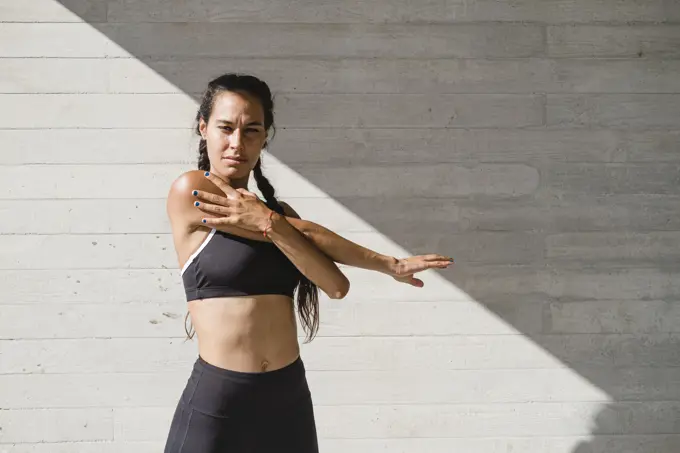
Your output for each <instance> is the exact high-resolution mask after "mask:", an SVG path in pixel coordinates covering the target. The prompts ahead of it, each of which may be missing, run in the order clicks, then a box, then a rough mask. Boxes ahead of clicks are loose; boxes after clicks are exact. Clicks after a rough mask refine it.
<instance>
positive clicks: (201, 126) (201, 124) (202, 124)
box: [198, 117, 208, 140]
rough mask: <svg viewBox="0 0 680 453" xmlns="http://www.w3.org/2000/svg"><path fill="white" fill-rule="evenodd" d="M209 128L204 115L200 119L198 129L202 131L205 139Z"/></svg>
mask: <svg viewBox="0 0 680 453" xmlns="http://www.w3.org/2000/svg"><path fill="white" fill-rule="evenodd" d="M207 130H208V125H207V124H206V122H205V120H203V117H201V119H199V120H198V131H199V132H200V133H201V137H203V140H205V139H206V138H205V136H206V133H207Z"/></svg>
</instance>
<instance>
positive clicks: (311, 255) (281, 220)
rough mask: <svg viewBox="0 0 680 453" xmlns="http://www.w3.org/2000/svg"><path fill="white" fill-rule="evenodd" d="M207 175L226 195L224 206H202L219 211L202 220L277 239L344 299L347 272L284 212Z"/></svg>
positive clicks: (312, 277) (318, 280)
mask: <svg viewBox="0 0 680 453" xmlns="http://www.w3.org/2000/svg"><path fill="white" fill-rule="evenodd" d="M206 177H207V178H208V179H210V180H211V181H212V182H213V183H214V184H215V185H216V186H217V187H218V188H219V189H220V190H221V191H222V192H223V193H224V194H225V195H226V198H222V199H221V201H222V206H219V207H218V206H207V205H205V204H201V206H199V208H200V209H202V210H207V211H209V212H210V211H212V212H215V213H216V214H218V217H212V218H210V217H209V218H204V220H203V222H204V223H205V224H206V225H207V226H211V227H214V228H218V229H219V228H220V226H221V225H227V226H234V227H239V228H243V229H246V230H249V231H251V232H255V233H258V234H261V235H262V238H263V239H268V240H269V241H271V242H272V243H274V245H276V246H277V247H278V248H279V249H280V250H281V251H282V252H283V254H284V255H286V256H287V257H288V259H289V260H290V261H291V262H292V263H293V264H294V265H295V267H297V268H298V270H299V271H300V272H301V273H302V274H303V275H304V276H305V277H307V278H308V279H309V280H310V281H312V282H313V283H314V284H316V285H317V286H318V287H319V288H321V290H322V291H323V292H324V293H326V294H327V295H328V297H330V298H331V299H342V298H343V297H345V296H346V295H347V293H348V292H349V280H348V279H347V277H346V276H345V274H343V273H342V271H341V270H340V269H339V268H338V266H337V265H336V264H335V263H334V262H333V260H331V259H330V258H329V257H328V256H327V255H325V254H324V253H323V252H321V251H320V250H319V249H318V248H317V247H315V246H314V245H313V244H312V243H311V242H309V241H308V240H307V238H306V237H305V236H304V235H303V234H302V233H301V232H300V231H298V230H297V229H296V228H295V227H294V226H292V225H291V224H290V223H288V221H287V220H286V217H285V216H283V215H280V214H278V213H277V212H274V211H272V210H271V209H269V208H268V207H267V206H266V205H265V204H264V203H263V202H262V201H261V200H260V199H259V198H257V196H256V195H255V194H253V193H251V192H248V191H247V190H244V189H234V188H233V187H231V186H230V185H229V184H227V183H226V182H225V181H223V180H221V179H220V178H218V177H217V176H215V175H213V174H211V173H209V172H206ZM196 192H198V191H196ZM263 233H264V234H263ZM251 234H252V233H251Z"/></svg>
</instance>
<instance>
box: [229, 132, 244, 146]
mask: <svg viewBox="0 0 680 453" xmlns="http://www.w3.org/2000/svg"><path fill="white" fill-rule="evenodd" d="M242 146H243V140H242V139H241V131H240V130H239V129H235V130H234V132H232V133H231V135H229V147H230V148H233V149H241V148H242Z"/></svg>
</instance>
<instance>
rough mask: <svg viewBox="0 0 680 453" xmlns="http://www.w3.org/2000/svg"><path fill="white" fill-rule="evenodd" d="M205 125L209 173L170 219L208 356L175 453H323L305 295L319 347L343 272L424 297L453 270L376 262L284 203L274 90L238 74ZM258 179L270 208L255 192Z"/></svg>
mask: <svg viewBox="0 0 680 453" xmlns="http://www.w3.org/2000/svg"><path fill="white" fill-rule="evenodd" d="M196 120H197V125H196V132H197V134H198V135H200V137H201V138H200V144H199V161H198V168H199V170H198V171H196V170H195V171H189V172H187V173H185V174H183V175H181V176H180V177H179V178H178V179H177V180H175V181H174V182H173V184H172V186H171V188H170V192H169V194H168V202H167V211H168V217H169V219H170V223H171V227H172V232H173V240H174V245H175V249H176V252H177V256H178V260H179V266H180V268H181V269H182V271H181V274H182V280H183V283H184V288H185V292H186V296H187V302H188V309H189V311H188V313H189V314H190V315H191V320H192V325H193V327H194V328H195V332H196V334H197V337H198V351H199V353H198V358H197V360H196V362H195V363H194V367H193V371H192V373H191V376H190V378H189V380H188V382H187V385H186V387H185V389H184V391H183V393H182V395H181V397H180V399H179V402H178V405H177V408H176V410H175V413H174V417H173V419H172V423H171V426H170V432H169V434H168V438H167V442H166V447H165V453H211V452H274V451H276V452H296V453H310V452H317V451H318V445H317V435H316V427H315V421H314V412H313V407H312V399H311V395H310V391H309V387H308V385H307V380H306V377H305V368H304V364H303V362H302V359H301V357H300V349H299V345H298V340H297V326H296V319H295V313H294V309H293V307H294V302H293V295H294V292H297V307H298V314H299V316H300V320H301V323H302V325H303V327H304V329H305V331H306V332H307V341H310V340H311V339H312V338H313V337H314V335H315V334H316V331H317V329H318V326H319V311H318V310H319V309H318V288H320V289H321V290H322V291H323V292H324V293H325V294H326V295H328V297H330V298H332V299H341V298H343V297H345V295H346V294H347V292H348V291H349V281H348V280H347V278H346V277H345V275H344V274H343V273H342V272H341V271H340V270H339V269H338V267H337V265H336V262H337V263H342V264H346V265H349V266H356V267H361V268H364V269H371V270H376V271H380V272H383V273H386V274H389V275H391V276H393V277H394V278H395V279H397V280H399V281H402V282H405V283H409V284H412V285H415V286H422V281H421V280H418V279H416V278H414V277H413V274H414V273H416V272H420V271H422V270H425V269H430V268H445V267H447V266H448V265H450V264H451V260H450V259H449V258H445V257H443V256H440V255H425V256H416V257H411V258H407V259H401V260H399V259H396V258H392V257H388V256H384V255H380V254H377V253H375V252H373V251H371V250H368V249H366V248H364V247H361V246H359V245H357V244H354V243H352V242H350V241H348V240H346V239H344V238H342V237H340V236H338V235H337V234H335V233H333V232H331V231H330V230H328V229H326V228H324V227H322V226H320V225H317V224H315V223H312V222H308V221H305V220H302V219H300V217H299V216H298V215H297V213H296V212H295V211H294V210H293V209H292V208H291V207H290V206H288V205H286V204H285V203H282V202H279V201H277V199H276V198H275V192H274V188H273V187H272V186H271V184H270V183H269V181H268V180H267V179H266V178H265V177H264V175H263V174H262V169H261V153H262V151H263V148H265V147H266V146H267V138H268V136H269V131H270V129H273V126H274V119H273V101H272V96H271V92H270V90H269V87H268V86H267V84H266V83H264V82H263V81H261V80H259V79H257V78H255V77H253V76H248V75H237V74H225V75H223V76H221V77H218V78H217V79H215V80H213V81H211V82H210V83H209V84H208V88H207V90H206V92H205V94H204V96H203V99H202V102H201V105H200V107H199V111H198V113H197V115H196ZM251 171H252V172H253V174H254V177H255V180H256V182H257V185H258V189H259V190H260V192H262V195H263V196H264V197H265V199H266V200H265V201H264V202H262V201H261V200H260V199H259V198H258V197H257V196H256V195H255V194H253V193H251V192H249V191H248V190H247V186H248V179H249V176H250V172H251Z"/></svg>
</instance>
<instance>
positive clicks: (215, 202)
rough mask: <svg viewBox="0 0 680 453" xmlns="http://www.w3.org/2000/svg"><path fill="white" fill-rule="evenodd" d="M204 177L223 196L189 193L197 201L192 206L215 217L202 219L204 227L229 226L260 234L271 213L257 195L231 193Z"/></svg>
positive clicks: (211, 176) (208, 175) (215, 179)
mask: <svg viewBox="0 0 680 453" xmlns="http://www.w3.org/2000/svg"><path fill="white" fill-rule="evenodd" d="M205 177H206V178H207V179H209V180H210V181H211V182H212V183H213V184H215V185H216V186H217V187H218V188H219V189H220V190H221V191H222V192H223V193H224V195H225V196H220V195H215V194H214V193H210V192H205V191H202V190H194V191H193V192H192V193H193V195H194V197H195V198H196V199H197V200H196V202H195V203H194V206H196V207H197V208H198V209H200V210H201V211H203V212H209V213H211V214H214V215H216V216H217V217H205V218H204V219H203V223H204V224H205V225H207V226H213V227H214V226H218V225H232V226H237V227H240V228H243V229H246V230H249V231H257V232H262V231H264V229H265V228H266V227H267V223H268V221H269V214H270V213H271V212H272V211H271V209H269V208H268V207H267V205H265V204H264V203H263V202H262V200H260V199H259V198H258V197H257V195H255V194H254V193H252V192H249V191H248V190H246V189H234V188H233V187H231V186H230V185H229V184H228V182H227V181H224V180H222V179H221V178H220V177H218V176H216V175H214V174H212V173H210V172H205Z"/></svg>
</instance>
